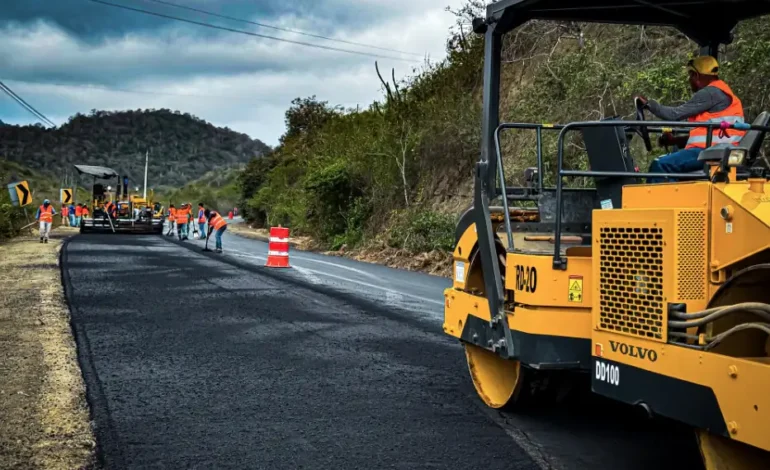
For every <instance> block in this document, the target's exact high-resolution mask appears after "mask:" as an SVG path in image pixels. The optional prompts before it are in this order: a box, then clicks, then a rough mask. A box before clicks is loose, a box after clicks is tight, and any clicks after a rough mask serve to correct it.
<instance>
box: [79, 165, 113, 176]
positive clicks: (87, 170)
mask: <svg viewBox="0 0 770 470" xmlns="http://www.w3.org/2000/svg"><path fill="white" fill-rule="evenodd" d="M75 169H76V170H77V171H78V173H80V174H81V175H89V176H93V177H94V178H98V179H103V180H109V179H112V178H118V177H119V175H118V173H117V172H116V171H115V170H113V169H112V168H107V167H106V166H92V165H75Z"/></svg>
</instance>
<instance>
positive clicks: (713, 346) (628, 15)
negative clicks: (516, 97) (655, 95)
mask: <svg viewBox="0 0 770 470" xmlns="http://www.w3.org/2000/svg"><path fill="white" fill-rule="evenodd" d="M767 13H770V3H768V2H759V1H743V0H724V1H717V0H710V1H707V0H704V1H685V2H683V1H664V0H646V1H638V0H619V1H617V0H616V1H609V0H606V1H605V0H586V1H566V0H501V1H498V2H496V3H493V4H491V5H489V6H488V7H487V12H486V17H485V18H478V19H476V20H474V21H473V29H474V32H475V33H477V34H482V35H484V40H485V45H484V54H485V56H484V91H483V100H484V103H483V119H482V152H481V158H480V160H479V162H478V163H477V164H476V172H475V185H474V202H473V207H471V208H470V209H468V210H467V211H466V212H465V213H464V214H463V215H462V216H461V217H460V220H459V223H458V226H457V232H456V239H457V242H456V246H455V250H454V269H453V286H452V287H451V288H449V289H447V290H446V291H445V292H444V295H445V314H444V325H443V328H444V332H445V333H446V334H448V335H451V336H454V337H456V338H458V339H459V340H460V341H461V343H462V344H463V346H464V350H465V355H466V358H467V363H468V370H469V372H470V377H471V380H472V382H473V384H474V386H475V388H476V391H477V392H478V396H479V397H480V399H481V400H482V401H483V402H484V403H485V404H486V405H487V406H489V407H492V408H508V409H513V410H514V411H515V409H516V408H517V407H522V406H526V404H527V403H528V400H529V399H530V398H532V397H534V396H538V395H539V396H546V397H547V396H548V395H549V393H550V392H553V391H554V390H556V389H558V388H559V387H560V381H561V380H562V379H563V377H564V376H565V375H570V374H571V372H570V371H574V372H576V373H581V374H586V373H587V374H588V375H589V376H590V379H591V380H590V382H591V388H592V390H593V392H595V393H597V394H600V395H603V396H606V397H609V398H611V399H614V400H618V401H621V402H624V403H628V404H630V405H635V406H638V407H641V408H642V409H644V410H645V411H646V412H648V413H649V414H650V415H658V416H663V417H667V418H671V419H674V420H678V421H680V422H683V423H686V424H688V425H691V426H692V427H693V429H694V430H695V434H696V436H697V438H698V442H699V444H700V448H701V454H702V457H703V462H704V464H705V466H706V468H707V469H727V468H737V469H744V468H747V469H748V468H751V469H758V468H770V184H769V183H768V176H770V172H769V171H768V168H766V166H763V165H762V162H763V161H764V160H763V159H761V158H758V156H759V154H760V151H761V147H762V143H763V141H764V138H765V135H766V133H767V132H768V131H770V128H769V127H768V124H769V121H770V113H767V112H762V113H760V114H759V115H758V116H757V117H756V118H754V119H753V120H752V121H751V123H748V122H743V121H741V120H737V121H734V122H723V121H720V122H715V121H714V122H712V121H709V122H705V123H704V122H699V123H694V122H663V121H649V120H645V109H644V106H643V105H642V104H641V103H637V112H636V119H635V120H621V119H618V118H610V119H605V120H601V121H586V122H572V123H568V124H565V125H541V124H529V123H500V122H499V93H500V90H499V81H500V63H501V57H500V55H501V46H502V39H503V36H504V35H505V34H507V33H509V32H511V31H512V30H514V29H515V28H516V27H517V26H520V25H522V24H523V23H525V22H526V21H529V20H532V19H543V20H556V21H562V20H563V21H578V22H607V23H620V24H641V25H645V24H647V25H662V26H671V27H674V28H677V29H679V30H680V31H681V32H682V33H684V34H686V35H687V36H688V37H689V38H691V39H692V40H694V41H695V42H697V43H698V44H699V45H700V47H701V54H704V55H712V56H716V55H717V51H718V47H719V45H720V44H724V43H729V42H730V40H731V30H732V29H733V28H734V27H735V25H736V24H737V23H738V22H739V21H741V20H744V19H747V18H751V17H756V16H761V15H765V14H767ZM671 128H676V129H679V130H680V131H682V132H685V133H687V132H689V131H690V129H694V128H698V129H704V128H705V129H706V135H707V137H706V140H707V141H706V149H705V150H703V151H702V152H701V153H700V155H699V157H698V159H699V161H701V162H702V163H703V170H702V171H697V172H694V173H681V174H671V173H668V174H663V175H661V174H660V173H644V172H640V171H639V170H638V167H637V165H636V164H635V162H634V158H633V155H632V154H631V151H630V146H629V142H630V140H631V139H633V138H639V139H640V140H641V141H642V142H643V143H644V146H645V147H646V149H647V150H648V151H651V150H652V145H651V142H650V134H654V133H660V132H663V131H667V130H669V129H671ZM509 129H519V130H525V131H530V132H534V133H536V135H537V143H538V149H537V150H538V151H537V155H538V159H537V167H535V168H531V169H528V170H527V172H526V173H525V176H526V181H527V183H526V185H525V186H522V187H508V186H506V177H505V174H504V173H505V172H504V167H503V160H502V158H503V156H502V155H501V146H500V136H501V134H502V133H503V132H505V131H506V130H509ZM731 131H738V133H737V135H742V137H741V138H740V140H738V141H737V142H735V143H732V144H727V145H725V144H720V143H714V138H715V137H714V136H718V135H722V134H720V132H725V133H727V134H728V135H729V133H730V132H731ZM544 132H557V133H558V146H557V149H558V150H557V154H556V155H554V156H553V157H555V161H556V165H555V167H556V168H555V173H554V174H555V177H556V178H555V180H556V183H555V186H554V187H547V186H545V184H544V178H543V168H544V164H543V160H544V157H543V155H542V153H543V152H542V148H541V142H542V139H541V136H542V134H543V133H544ZM571 134H579V137H581V138H582V141H583V143H584V145H585V150H586V152H585V153H586V155H587V160H588V161H587V163H588V165H587V167H588V169H587V170H579V171H578V170H571V169H567V168H565V167H566V165H565V156H564V155H565V140H566V139H567V138H568V137H569V136H570V135H571ZM712 144H713V145H712ZM578 177H580V178H587V179H589V180H590V181H593V185H592V186H593V187H591V188H578V187H574V186H575V185H569V184H568V182H569V180H570V179H574V178H578ZM661 177H662V178H663V179H664V181H662V182H655V183H654V184H649V183H647V181H648V180H649V179H651V178H661Z"/></svg>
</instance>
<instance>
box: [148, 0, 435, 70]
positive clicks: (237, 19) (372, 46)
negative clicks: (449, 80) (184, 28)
mask: <svg viewBox="0 0 770 470" xmlns="http://www.w3.org/2000/svg"><path fill="white" fill-rule="evenodd" d="M146 1H148V2H154V3H159V4H161V5H168V6H172V7H175V8H181V9H183V10H189V11H194V12H197V13H203V14H204V15H209V16H214V17H216V18H222V19H225V20H231V21H239V22H241V23H247V24H252V25H255V26H260V27H262V28H269V29H274V30H276V31H284V32H287V33H294V34H301V35H303V36H309V37H311V38H318V39H325V40H327V41H334V42H341V43H344V44H350V45H352V46H361V47H369V48H371V49H379V50H381V51H388V52H398V53H399V54H406V55H413V56H417V57H422V54H417V53H416V52H406V51H400V50H398V49H390V48H388V47H380V46H374V45H372V44H364V43H361V42H355V41H346V40H344V39H336V38H330V37H328V36H321V35H320V34H313V33H308V32H305V31H300V30H297V29H289V28H281V27H279V26H273V25H269V24H265V23H258V22H256V21H249V20H244V19H242V18H235V17H233V16H227V15H220V14H219V13H213V12H210V11H206V10H201V9H199V8H194V7H188V6H187V5H180V4H178V3H174V2H167V1H164V0H146Z"/></svg>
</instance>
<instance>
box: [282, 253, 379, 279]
mask: <svg viewBox="0 0 770 470" xmlns="http://www.w3.org/2000/svg"><path fill="white" fill-rule="evenodd" d="M291 258H294V259H300V260H302V261H310V262H311V263H320V264H327V265H329V266H334V267H335V268H340V269H346V270H348V271H353V272H354V273H356V274H360V275H362V276H366V277H369V278H372V279H379V276H375V275H374V274H371V273H368V272H366V271H363V270H361V269H356V268H351V267H350V266H343V265H341V264H337V263H332V262H331V261H321V260H320V259H313V258H305V257H304V256H296V255H294V256H290V257H289V259H291Z"/></svg>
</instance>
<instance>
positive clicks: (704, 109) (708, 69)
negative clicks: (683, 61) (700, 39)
mask: <svg viewBox="0 0 770 470" xmlns="http://www.w3.org/2000/svg"><path fill="white" fill-rule="evenodd" d="M687 72H688V79H689V82H690V88H691V89H692V91H693V92H694V94H693V96H692V98H690V101H688V102H687V103H685V104H683V105H681V106H676V107H671V106H663V105H661V104H659V103H658V102H656V101H655V100H648V99H647V98H645V97H644V96H639V97H638V99H639V100H640V101H641V102H642V104H643V105H644V106H645V108H647V109H649V110H650V112H651V113H652V114H654V115H655V116H657V117H659V118H660V119H663V120H665V121H681V120H683V119H687V121H688V122H711V123H717V124H719V123H720V122H722V121H726V122H729V123H730V124H734V123H736V122H743V121H744V115H743V105H742V104H741V100H740V99H738V97H737V96H735V94H734V93H733V91H732V90H731V89H730V87H729V86H727V83H725V82H724V81H722V80H720V79H719V63H718V62H717V60H716V59H715V58H714V57H711V56H701V57H696V58H695V59H692V60H690V61H689V62H688V63H687ZM744 134H745V131H739V130H736V129H729V130H727V131H723V130H720V129H719V128H716V129H715V130H714V131H713V133H712V140H711V144H712V145H720V146H725V145H728V146H729V145H737V144H738V142H739V141H740V140H741V137H743V135H744ZM707 137H708V129H707V128H705V127H700V128H693V129H690V134H689V136H687V137H681V138H676V137H674V136H673V135H672V134H671V133H664V134H663V135H661V137H660V139H659V140H658V143H659V144H660V145H674V146H675V148H674V152H672V153H669V154H668V155H663V156H661V157H658V158H656V159H655V160H653V161H652V163H651V164H650V169H649V172H650V173H689V172H693V171H698V170H702V169H703V162H699V161H698V155H700V152H701V151H702V150H703V149H705V148H706V138H707ZM682 147H684V148H683V149H681V150H679V148H682ZM663 180H664V179H663V178H653V179H651V180H650V182H653V183H655V182H660V181H663ZM670 181H673V179H672V180H670Z"/></svg>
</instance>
